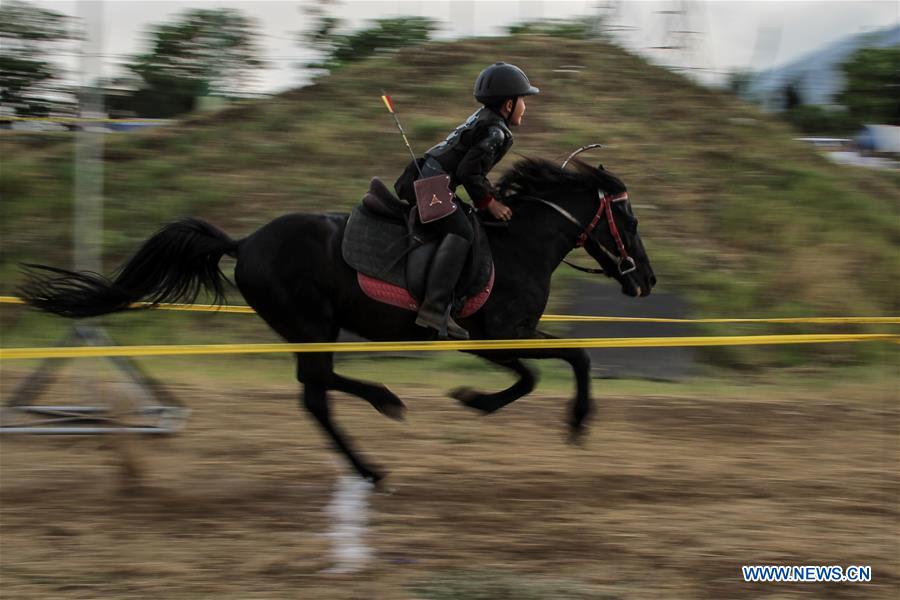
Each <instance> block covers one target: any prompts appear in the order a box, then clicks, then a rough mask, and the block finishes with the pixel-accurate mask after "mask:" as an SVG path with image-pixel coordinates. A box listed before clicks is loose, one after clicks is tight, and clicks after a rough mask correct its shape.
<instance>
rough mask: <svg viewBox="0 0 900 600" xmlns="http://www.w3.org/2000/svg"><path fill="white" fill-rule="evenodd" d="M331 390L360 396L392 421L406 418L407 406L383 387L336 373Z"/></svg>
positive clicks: (333, 376)
mask: <svg viewBox="0 0 900 600" xmlns="http://www.w3.org/2000/svg"><path fill="white" fill-rule="evenodd" d="M331 389H333V390H337V391H339V392H344V393H346V394H353V395H354V396H359V397H360V398H362V399H363V400H366V401H367V402H369V404H371V405H372V406H374V407H375V410H377V411H378V412H380V413H381V414H383V415H385V416H386V417H390V418H391V419H395V420H397V421H402V420H403V419H404V417H405V416H406V405H405V404H403V401H402V400H400V398H398V397H397V395H396V394H394V392H392V391H391V390H389V389H387V387H385V386H383V385H380V384H377V383H369V382H368V381H361V380H359V379H351V378H350V377H344V376H343V375H338V374H337V373H335V374H334V375H332V378H331Z"/></svg>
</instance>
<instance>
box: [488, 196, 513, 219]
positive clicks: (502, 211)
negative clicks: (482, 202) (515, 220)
mask: <svg viewBox="0 0 900 600" xmlns="http://www.w3.org/2000/svg"><path fill="white" fill-rule="evenodd" d="M487 209H488V212H489V213H491V216H492V217H494V218H495V219H499V220H500V221H509V220H510V219H511V218H512V209H510V208H509V207H508V206H507V205H505V204H503V203H502V202H500V201H499V200H492V201H491V203H490V204H488V205H487Z"/></svg>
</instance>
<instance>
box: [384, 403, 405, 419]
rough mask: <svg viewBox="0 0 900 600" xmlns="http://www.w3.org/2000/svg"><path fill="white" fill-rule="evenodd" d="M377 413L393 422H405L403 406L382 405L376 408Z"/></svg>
mask: <svg viewBox="0 0 900 600" xmlns="http://www.w3.org/2000/svg"><path fill="white" fill-rule="evenodd" d="M378 412H380V413H381V414H383V415H384V416H386V417H387V418H389V419H393V420H394V421H405V420H406V406H405V405H403V404H384V405H382V406H379V407H378Z"/></svg>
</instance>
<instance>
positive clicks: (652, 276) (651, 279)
mask: <svg viewBox="0 0 900 600" xmlns="http://www.w3.org/2000/svg"><path fill="white" fill-rule="evenodd" d="M650 285H651V286H652V285H656V275H651V276H650Z"/></svg>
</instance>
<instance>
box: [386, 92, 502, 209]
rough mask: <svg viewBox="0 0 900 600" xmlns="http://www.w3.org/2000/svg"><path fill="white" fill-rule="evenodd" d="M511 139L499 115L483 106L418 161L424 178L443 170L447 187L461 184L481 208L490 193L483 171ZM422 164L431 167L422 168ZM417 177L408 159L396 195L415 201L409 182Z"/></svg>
mask: <svg viewBox="0 0 900 600" xmlns="http://www.w3.org/2000/svg"><path fill="white" fill-rule="evenodd" d="M512 142H513V138H512V132H510V130H509V128H508V127H507V126H506V120H505V119H504V118H503V116H502V115H500V114H499V113H497V112H495V111H494V110H493V109H490V108H488V107H486V106H483V107H481V108H480V109H478V110H477V111H475V113H473V114H472V115H471V116H470V117H469V118H468V119H466V121H465V123H463V124H462V125H460V126H459V127H457V128H456V129H454V130H453V131H451V132H450V135H448V136H447V138H446V139H445V140H444V141H443V142H441V143H440V144H437V145H436V146H434V147H432V148H431V149H430V150H428V152H426V153H425V156H424V157H423V158H420V159H419V160H418V162H419V165H420V167H424V168H423V170H424V171H426V172H425V173H424V175H425V177H428V176H430V175H434V174H436V172H440V171H442V172H444V173H447V174H448V175H450V189H452V190H456V188H457V186H459V185H462V186H463V187H464V188H465V189H466V192H467V193H468V194H469V197H470V198H471V199H472V201H473V202H474V203H475V207H476V208H484V207H485V206H487V205H488V204H489V203H490V201H491V199H492V198H493V196H494V187H493V186H492V185H491V182H490V181H488V178H487V174H488V173H489V172H490V170H491V169H493V168H494V165H496V164H497V163H498V162H500V160H501V159H502V158H503V157H504V156H505V155H506V153H507V151H508V150H509V148H510V146H512ZM429 159H431V160H429ZM435 161H436V163H437V164H435ZM426 164H427V165H429V166H430V167H432V168H430V169H429V168H427V167H425V165H426ZM436 169H437V171H436ZM418 178H419V173H418V171H417V170H416V166H415V165H414V164H413V163H412V162H410V163H409V164H408V165H407V167H406V169H405V170H404V171H403V174H402V175H400V177H399V178H398V179H397V182H396V183H395V184H394V190H395V191H396V192H397V195H398V196H399V197H400V198H403V199H404V200H406V201H407V202H410V203H415V201H416V196H415V191H414V188H413V182H414V181H415V180H416V179H418Z"/></svg>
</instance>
